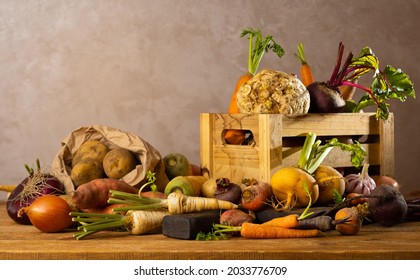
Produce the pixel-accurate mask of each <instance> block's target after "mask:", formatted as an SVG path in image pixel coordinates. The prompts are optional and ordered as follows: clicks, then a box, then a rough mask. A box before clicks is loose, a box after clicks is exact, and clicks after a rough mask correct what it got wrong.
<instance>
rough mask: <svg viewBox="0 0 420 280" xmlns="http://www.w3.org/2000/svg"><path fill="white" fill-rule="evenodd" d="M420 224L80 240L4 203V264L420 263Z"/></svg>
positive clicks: (0, 225) (0, 214)
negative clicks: (295, 235)
mask: <svg viewBox="0 0 420 280" xmlns="http://www.w3.org/2000/svg"><path fill="white" fill-rule="evenodd" d="M419 232H420V222H406V223H402V224H399V225H397V226H394V227H389V228H388V227H381V226H378V225H373V224H372V225H366V226H363V227H362V229H361V231H360V232H359V234H358V235H355V236H341V235H340V234H339V233H338V232H336V231H330V232H327V233H325V234H323V235H322V236H319V237H316V238H305V239H287V240H286V239H278V240H247V239H243V238H239V237H236V238H232V239H230V240H223V241H195V240H178V239H172V238H168V237H165V236H163V235H162V234H150V235H142V236H130V235H127V234H126V233H121V232H120V233H115V232H103V233H98V234H95V235H92V236H91V238H88V239H85V240H75V239H74V238H73V237H72V233H71V232H64V233H55V234H51V233H50V234H47V233H42V232H39V231H38V230H37V229H36V228H34V227H32V226H23V225H18V224H16V223H14V222H13V221H12V220H11V219H10V218H9V217H8V216H7V214H6V212H5V205H4V204H0V259H2V260H24V259H41V260H43V259H54V260H55V259H58V260H60V259H68V260H91V259H97V260H108V259H109V260H111V259H119V260H133V259H150V260H151V259H158V260H163V259H165V260H174V259H182V260H186V259H216V260H219V259H231V260H232V259H257V260H264V259H267V260H268V259H270V260H273V259H279V260H280V259H289V260H302V259H314V260H315V259H322V260H325V259H331V260H335V259H381V260H382V259H391V260H399V259H420V233H419Z"/></svg>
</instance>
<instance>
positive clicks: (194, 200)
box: [167, 193, 238, 214]
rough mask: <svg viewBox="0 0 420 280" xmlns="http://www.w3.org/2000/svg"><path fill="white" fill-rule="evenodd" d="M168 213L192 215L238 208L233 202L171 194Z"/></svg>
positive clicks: (168, 201)
mask: <svg viewBox="0 0 420 280" xmlns="http://www.w3.org/2000/svg"><path fill="white" fill-rule="evenodd" d="M167 207H168V211H169V213H171V214H181V213H192V212H199V211H204V210H218V209H220V210H228V209H235V208H238V206H237V205H236V204H234V203H232V202H229V201H225V200H220V199H216V198H210V197H193V196H186V195H183V194H180V193H171V194H169V195H168V198H167Z"/></svg>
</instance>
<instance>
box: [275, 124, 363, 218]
mask: <svg viewBox="0 0 420 280" xmlns="http://www.w3.org/2000/svg"><path fill="white" fill-rule="evenodd" d="M334 147H340V148H341V149H343V150H346V151H349V152H350V153H351V161H352V164H353V165H354V166H356V167H359V166H360V165H361V164H362V163H363V161H364V157H365V156H366V151H365V150H363V148H362V147H361V146H360V143H358V142H356V143H354V144H344V143H341V142H339V141H338V140H337V138H333V139H331V140H328V141H326V143H325V144H323V145H321V140H317V139H316V134H315V133H311V132H310V133H308V135H307V136H306V139H305V142H304V144H303V147H302V151H301V154H300V157H299V160H298V165H297V166H288V167H283V168H280V169H279V170H278V171H277V172H275V173H274V174H273V176H272V177H271V187H272V190H273V194H274V196H275V198H276V199H277V200H278V203H276V204H275V205H274V207H275V208H276V209H277V210H282V211H284V210H290V209H291V208H293V207H303V206H306V205H308V203H309V198H310V199H311V200H312V202H313V203H315V202H316V201H317V199H318V197H319V184H318V182H317V180H318V181H319V182H320V183H325V181H324V179H325V177H326V176H327V177H328V179H331V175H330V172H328V173H323V176H317V177H316V178H317V179H315V178H314V176H313V174H314V172H315V171H316V170H317V169H318V168H319V166H320V165H321V163H322V161H323V160H324V158H325V157H326V156H327V155H328V153H329V152H330V151H331V150H332V149H333V148H334ZM320 173H321V172H320ZM334 176H336V175H334ZM334 176H333V177H334ZM305 188H306V189H305ZM338 189H340V191H342V190H341V187H339V188H338ZM307 193H309V194H310V197H308V195H307ZM327 200H328V199H327Z"/></svg>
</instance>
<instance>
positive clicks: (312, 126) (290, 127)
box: [200, 113, 394, 183]
mask: <svg viewBox="0 0 420 280" xmlns="http://www.w3.org/2000/svg"><path fill="white" fill-rule="evenodd" d="M227 129H242V130H248V131H250V132H251V133H252V134H253V141H251V143H250V144H249V145H229V144H227V143H226V142H225V140H224V137H223V135H224V131H225V130H227ZM308 132H314V133H316V134H317V135H318V139H331V138H333V137H337V138H339V139H343V138H348V137H352V138H353V139H357V140H358V141H359V142H360V143H361V144H362V146H363V147H364V149H365V150H366V152H367V157H366V159H365V161H366V162H368V163H369V164H370V167H369V174H371V175H388V176H394V116H393V114H392V113H391V114H390V116H389V119H388V120H387V121H382V120H377V119H376V118H375V114H374V113H360V114H356V113H338V114H304V115H282V114H252V115H245V114H235V115H229V114H213V113H202V114H201V115H200V147H201V151H200V165H201V167H202V168H204V169H207V170H208V171H209V173H210V176H214V177H227V178H229V179H231V180H232V181H233V182H236V183H239V182H240V181H241V180H242V179H243V178H257V179H259V180H263V181H267V182H269V181H270V178H271V176H272V175H273V174H274V173H275V172H276V171H277V170H278V169H280V168H281V167H283V166H292V165H296V164H297V162H298V157H299V155H300V151H301V147H302V144H303V141H304V138H305V136H306V134H307V133H308ZM323 164H324V165H330V166H333V167H336V168H339V169H341V170H343V172H345V173H350V172H359V171H360V170H355V169H354V168H353V167H352V165H351V162H350V154H349V153H348V152H344V151H342V150H341V149H340V148H334V149H333V150H332V151H331V152H330V153H329V154H328V156H327V157H326V158H325V160H324V162H323Z"/></svg>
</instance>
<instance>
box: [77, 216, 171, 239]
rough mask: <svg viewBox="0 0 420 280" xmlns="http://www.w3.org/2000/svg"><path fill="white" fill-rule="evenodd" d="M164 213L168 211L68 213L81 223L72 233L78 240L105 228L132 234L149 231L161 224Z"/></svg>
mask: <svg viewBox="0 0 420 280" xmlns="http://www.w3.org/2000/svg"><path fill="white" fill-rule="evenodd" d="M166 215H168V212H167V211H165V210H138V211H128V212H127V213H125V214H124V215H121V214H95V213H83V212H71V213H70V216H72V217H73V218H72V220H73V221H74V222H79V223H80V224H81V225H80V226H79V227H77V230H78V232H77V233H75V234H74V237H75V238H76V239H78V240H79V239H82V238H85V237H86V236H88V235H91V234H93V233H96V232H99V231H105V230H119V231H121V230H123V231H127V232H129V233H130V234H133V235H140V234H145V233H149V232H151V231H153V230H156V229H159V228H160V227H161V226H162V223H163V217H165V216H166Z"/></svg>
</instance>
